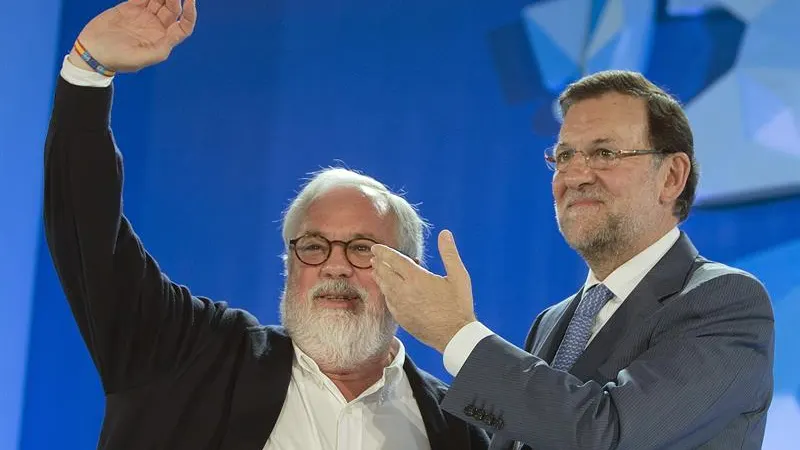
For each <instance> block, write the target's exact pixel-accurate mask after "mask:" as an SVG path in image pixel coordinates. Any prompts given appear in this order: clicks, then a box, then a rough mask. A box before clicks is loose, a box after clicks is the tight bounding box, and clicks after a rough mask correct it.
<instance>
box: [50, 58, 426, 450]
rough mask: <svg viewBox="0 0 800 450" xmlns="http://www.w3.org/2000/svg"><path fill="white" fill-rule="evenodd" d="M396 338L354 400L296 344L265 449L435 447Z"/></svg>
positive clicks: (81, 78)
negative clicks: (393, 350) (389, 356)
mask: <svg viewBox="0 0 800 450" xmlns="http://www.w3.org/2000/svg"><path fill="white" fill-rule="evenodd" d="M61 77H62V78H64V80H66V81H67V82H68V83H71V84H74V85H77V86H88V87H106V86H108V85H109V84H111V81H112V77H106V76H103V75H100V74H99V73H95V72H92V71H88V70H85V69H81V68H78V67H76V66H75V65H73V64H72V63H71V62H69V60H67V58H66V57H65V58H64V62H63V65H62V67H61ZM394 342H395V344H396V346H397V349H398V350H397V354H396V355H395V357H394V359H393V360H392V362H391V364H389V365H388V366H387V367H386V368H384V370H383V376H382V377H381V378H380V379H379V380H378V381H377V382H375V384H373V385H372V386H370V387H369V388H368V389H367V390H366V391H364V392H363V393H362V394H361V395H359V396H358V398H356V399H354V400H353V401H350V402H348V401H346V400H345V398H344V396H343V395H342V393H341V392H340V391H339V389H338V388H337V387H336V386H335V385H334V384H333V382H332V381H331V380H330V379H329V378H328V377H327V376H325V375H324V374H323V373H322V372H321V371H320V369H319V366H317V364H316V363H315V362H314V361H313V360H312V359H311V358H310V357H309V356H308V355H306V354H305V353H303V351H302V350H300V348H298V347H297V346H294V360H293V361H292V375H291V378H290V380H289V390H288V391H287V393H286V400H285V401H284V403H283V408H282V409H281V413H280V415H279V416H278V421H277V422H276V423H275V427H274V428H273V430H272V434H271V435H270V437H269V439H268V440H267V443H266V445H265V446H264V450H297V449H314V450H373V449H376V450H377V449H381V450H417V449H419V450H430V442H429V441H428V434H427V432H426V431H425V423H424V422H423V421H422V414H421V413H420V411H419V406H418V405H417V401H416V399H415V398H414V393H413V391H412V390H411V385H410V384H409V382H408V377H407V376H406V373H405V371H404V370H403V364H404V363H405V360H406V350H405V347H404V346H403V343H402V342H401V341H400V340H399V339H397V338H394ZM264 426H266V424H264Z"/></svg>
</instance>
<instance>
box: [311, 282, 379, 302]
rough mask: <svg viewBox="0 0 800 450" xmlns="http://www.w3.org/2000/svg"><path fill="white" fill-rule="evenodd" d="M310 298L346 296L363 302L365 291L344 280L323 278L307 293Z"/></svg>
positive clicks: (365, 298)
mask: <svg viewBox="0 0 800 450" xmlns="http://www.w3.org/2000/svg"><path fill="white" fill-rule="evenodd" d="M308 295H309V297H310V298H311V299H316V298H318V297H325V296H329V297H347V298H353V299H356V300H358V301H359V302H365V301H366V300H367V292H366V290H364V289H363V288H358V287H355V286H353V285H352V284H350V283H349V282H348V281H346V280H341V279H337V280H324V281H321V282H319V283H317V284H316V285H315V286H314V287H313V288H311V290H310V291H309V293H308Z"/></svg>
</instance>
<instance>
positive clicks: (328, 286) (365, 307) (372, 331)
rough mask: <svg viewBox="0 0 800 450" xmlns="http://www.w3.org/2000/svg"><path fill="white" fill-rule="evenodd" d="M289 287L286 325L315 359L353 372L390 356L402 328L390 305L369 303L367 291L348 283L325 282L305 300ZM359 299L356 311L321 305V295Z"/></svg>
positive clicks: (284, 301) (283, 305)
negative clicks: (392, 344)
mask: <svg viewBox="0 0 800 450" xmlns="http://www.w3.org/2000/svg"><path fill="white" fill-rule="evenodd" d="M289 284H290V283H287V286H286V289H285V291H284V292H283V295H282V296H281V304H280V313H281V324H282V325H283V326H284V327H285V328H286V331H287V332H288V334H289V336H290V337H291V338H292V340H293V341H294V342H295V344H297V346H298V347H300V348H301V349H302V350H303V351H304V352H305V353H306V354H307V355H308V356H309V357H311V359H313V360H314V361H316V363H317V364H318V365H320V366H324V367H325V368H327V369H329V370H352V369H356V368H358V367H359V366H360V365H362V364H364V363H365V362H367V361H370V360H372V359H375V358H377V357H380V356H382V354H383V353H385V352H387V351H388V350H389V346H390V345H391V343H392V339H393V337H394V335H395V332H396V331H397V323H396V322H395V321H394V319H393V318H392V316H391V314H390V313H389V309H388V308H387V307H386V304H384V303H381V304H380V306H379V305H377V304H375V303H373V302H370V301H369V298H368V296H369V295H368V294H367V291H366V290H365V289H363V288H357V287H355V286H353V285H352V284H350V283H349V282H348V281H346V280H342V279H334V280H323V281H321V282H319V283H317V284H316V285H315V286H314V287H313V288H311V289H310V290H309V292H308V294H307V295H306V298H298V295H297V294H295V292H294V289H293V288H291V287H290V286H289ZM321 293H326V294H329V295H330V294H333V295H342V296H357V297H358V300H356V308H355V311H353V310H350V309H329V308H322V307H319V306H318V305H317V303H316V302H317V299H316V297H317V296H318V295H319V294H321Z"/></svg>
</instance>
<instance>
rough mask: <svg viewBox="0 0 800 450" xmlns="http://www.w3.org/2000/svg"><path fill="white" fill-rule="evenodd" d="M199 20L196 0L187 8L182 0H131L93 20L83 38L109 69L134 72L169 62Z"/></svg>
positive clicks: (84, 31) (85, 30) (187, 2)
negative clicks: (182, 3) (174, 49)
mask: <svg viewBox="0 0 800 450" xmlns="http://www.w3.org/2000/svg"><path fill="white" fill-rule="evenodd" d="M179 17H180V19H178V18H179ZM196 20H197V7H196V5H195V0H186V1H185V2H184V5H183V8H181V0H128V1H126V2H123V3H120V4H119V5H117V6H115V7H113V8H110V9H108V10H106V11H104V12H102V13H101V14H99V15H98V16H97V17H95V18H94V19H92V20H91V21H90V22H89V23H88V24H87V25H86V27H85V28H84V29H83V31H81V34H80V36H79V39H80V41H81V43H82V44H83V45H84V47H86V49H87V50H88V51H89V53H91V54H92V56H93V57H94V58H95V59H97V60H98V61H100V62H101V63H102V64H103V65H105V66H106V67H109V68H111V69H114V70H116V71H119V72H133V71H136V70H139V69H141V68H143V67H147V66H149V65H152V64H155V63H158V62H161V61H163V60H165V59H167V57H168V56H169V54H170V52H172V49H173V48H175V46H176V45H178V44H180V43H181V42H183V40H184V39H186V38H187V37H189V35H191V34H192V31H193V30H194V26H195V22H196Z"/></svg>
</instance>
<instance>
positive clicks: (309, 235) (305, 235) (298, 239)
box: [289, 233, 380, 269]
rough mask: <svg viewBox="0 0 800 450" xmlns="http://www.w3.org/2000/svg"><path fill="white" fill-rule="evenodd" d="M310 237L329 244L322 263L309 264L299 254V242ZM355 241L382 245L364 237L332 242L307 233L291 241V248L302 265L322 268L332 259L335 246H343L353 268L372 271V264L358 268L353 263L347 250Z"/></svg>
mask: <svg viewBox="0 0 800 450" xmlns="http://www.w3.org/2000/svg"><path fill="white" fill-rule="evenodd" d="M308 237H316V238H321V239H322V240H324V241H325V242H327V243H328V253H327V254H326V255H325V258H324V259H323V260H322V261H321V262H318V263H316V264H311V263H307V262H305V261H303V258H301V257H300V254H299V253H297V242H299V241H300V239H303V238H308ZM355 241H369V242H372V243H373V244H380V242H378V241H376V240H375V239H372V238H368V237H364V236H359V237H354V238H353V239H350V240H348V241H342V240H339V239H336V240H330V239H328V238H326V237H325V236H323V235H322V234H319V233H306V234H304V235H302V236H298V237H296V238H294V239H290V240H289V246H290V247H292V248H293V249H294V256H296V257H297V260H298V261H300V262H301V263H303V264H305V265H307V266H311V267H318V266H321V265H323V264H325V263H326V262H327V261H328V260H329V259H330V258H331V254H333V245H334V244H342V248H343V249H344V258H345V259H346V260H347V262H348V263H349V264H350V265H351V266H353V267H355V268H356V269H370V268H372V264H371V263H370V265H368V266H366V267H362V266H358V265H356V264H353V261H351V260H350V256H349V254H348V252H347V248H348V246H349V245H350V244H351V243H353V242H355Z"/></svg>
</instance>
